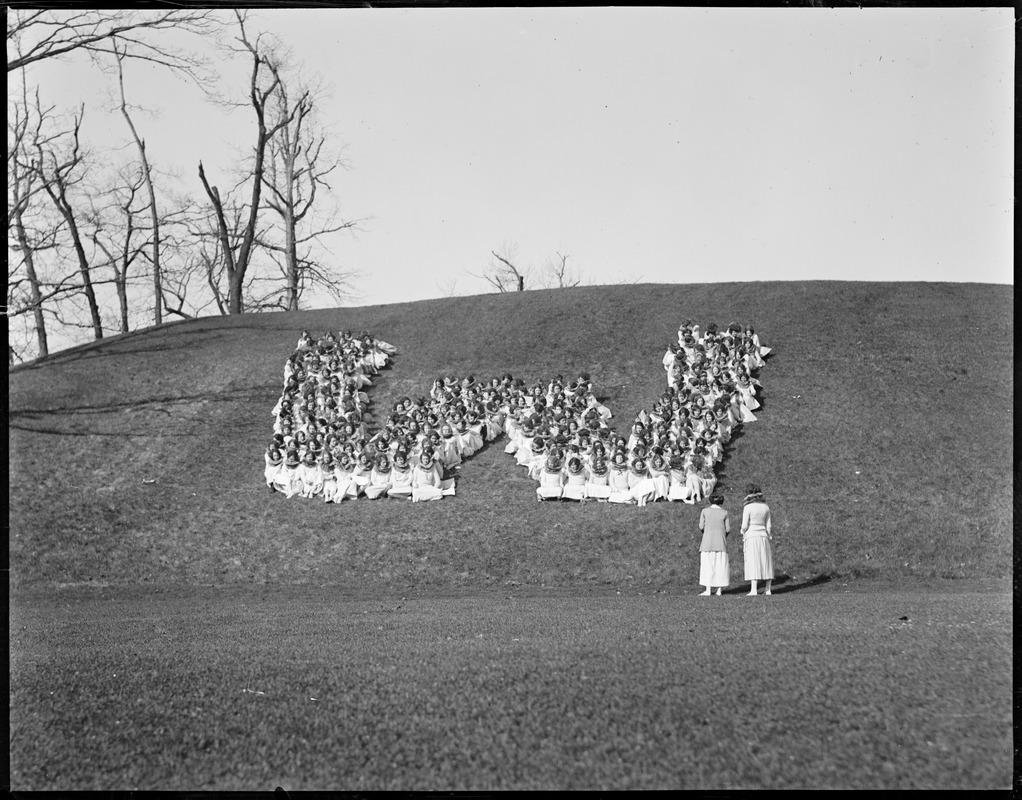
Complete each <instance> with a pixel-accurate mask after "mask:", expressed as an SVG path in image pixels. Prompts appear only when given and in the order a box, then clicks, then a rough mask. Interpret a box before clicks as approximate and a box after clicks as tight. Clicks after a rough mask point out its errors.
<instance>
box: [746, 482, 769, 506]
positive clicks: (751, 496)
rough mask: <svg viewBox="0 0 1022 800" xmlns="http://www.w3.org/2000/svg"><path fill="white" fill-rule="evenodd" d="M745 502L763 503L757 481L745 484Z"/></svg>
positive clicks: (761, 491) (761, 492)
mask: <svg viewBox="0 0 1022 800" xmlns="http://www.w3.org/2000/svg"><path fill="white" fill-rule="evenodd" d="M745 502H746V503H763V502H765V501H764V500H763V490H762V489H760V488H759V484H758V483H749V484H746V486H745Z"/></svg>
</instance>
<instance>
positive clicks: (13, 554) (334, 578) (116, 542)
mask: <svg viewBox="0 0 1022 800" xmlns="http://www.w3.org/2000/svg"><path fill="white" fill-rule="evenodd" d="M1012 302H1013V301H1012V288H1011V287H1010V286H990V285H978V284H907V283H890V284H876V283H845V282H829V281H823V282H809V283H780V282H767V283H738V284H699V285H630V286H610V287H578V288H573V289H562V290H547V291H535V292H525V293H520V294H493V295H481V296H473V297H459V298H447V299H441V300H431V301H422V302H417V303H405V304H394V305H384V306H373V307H364V308H351V309H334V310H319V311H307V312H298V313H293V314H283V313H279V314H262V315H246V316H241V317H237V318H221V317H217V318H208V319H202V320H197V321H194V322H187V323H177V324H172V325H168V326H165V327H163V328H161V329H158V330H152V331H147V332H141V333H137V334H129V335H126V336H121V337H117V338H114V339H109V340H107V341H104V342H100V343H94V344H91V345H87V346H84V347H80V348H76V349H75V350H71V351H66V352H63V353H60V354H57V355H55V356H53V357H51V358H49V359H46V360H44V361H41V362H36V363H33V364H30V365H26V366H24V367H19V368H16V369H14V370H12V371H11V372H10V375H9V390H10V401H9V422H10V436H9V447H10V474H11V477H10V489H9V503H10V567H11V584H12V586H13V587H16V588H30V587H39V588H43V587H46V586H53V585H56V584H73V583H82V582H100V583H108V584H112V585H122V584H139V583H156V584H172V583H173V584H197V583H229V582H248V581H256V582H260V581H271V582H282V583H307V582H308V583H328V584H340V585H347V586H352V587H355V586H366V585H370V584H372V585H378V586H387V585H390V586H395V587H401V586H406V585H410V584H415V585H418V586H426V587H434V588H437V589H443V588H449V587H456V586H465V587H474V586H486V585H492V584H508V583H511V584H514V583H519V584H535V585H539V584H545V585H548V586H575V585H582V584H599V583H608V582H609V583H617V584H635V585H640V584H641V585H652V586H658V587H659V586H664V585H666V584H668V583H669V582H677V581H684V582H686V583H694V581H695V576H696V575H697V573H698V553H697V552H696V551H697V548H698V539H697V536H696V531H695V528H696V522H697V519H698V513H699V508H698V507H692V506H684V505H680V504H657V505H655V506H649V507H646V508H645V509H638V508H632V507H618V506H607V505H597V504H588V505H586V506H584V507H578V506H575V505H557V504H538V503H536V501H535V495H534V493H533V488H534V486H535V484H534V483H533V482H532V481H530V480H529V479H528V478H527V476H526V475H525V472H524V470H523V469H522V468H520V467H517V466H515V464H514V462H513V459H512V458H511V457H510V456H507V455H505V454H504V453H503V448H502V446H492V445H491V446H488V447H486V448H485V449H484V450H483V451H482V452H480V453H478V454H477V455H476V456H474V457H473V458H472V460H471V461H469V462H467V463H466V464H465V465H464V466H463V467H462V471H461V479H460V482H459V487H458V496H457V497H456V498H453V499H447V500H444V501H443V502H440V503H427V504H416V505H414V506H413V505H412V504H410V503H403V502H399V501H380V502H376V503H371V502H368V501H359V502H356V503H348V504H345V505H343V506H341V507H336V506H332V505H326V504H323V503H321V502H318V501H317V502H313V501H302V500H300V499H297V498H295V499H291V500H287V499H285V498H284V497H283V496H281V495H274V494H271V493H269V492H268V491H267V490H266V487H265V485H264V483H263V481H262V469H263V458H262V456H263V449H264V447H265V444H266V441H267V440H268V438H269V435H270V433H271V416H270V412H271V409H272V408H273V405H274V403H275V401H276V399H277V398H278V396H279V394H280V390H281V383H282V370H283V364H284V360H285V359H286V357H287V356H288V355H289V354H290V352H291V351H292V349H293V347H294V345H295V343H296V341H297V339H298V335H299V334H300V332H301V330H302V329H303V328H304V329H308V330H310V331H312V332H320V331H323V330H325V329H327V328H330V329H333V330H337V329H340V328H350V329H352V330H354V331H356V332H357V331H359V330H361V329H365V330H368V331H370V332H371V333H373V334H374V335H376V336H377V337H379V338H382V339H384V340H386V341H388V342H391V343H393V344H394V345H396V346H397V347H398V349H399V353H398V355H397V356H396V358H395V359H394V362H393V366H392V368H388V369H387V370H385V371H384V372H383V373H381V375H380V376H379V379H378V380H376V382H375V383H376V386H375V387H374V389H373V390H372V393H371V394H370V397H371V398H372V400H373V403H374V407H375V410H376V415H377V418H380V417H382V416H383V415H384V414H385V413H386V412H387V411H388V410H389V407H390V404H391V403H392V402H393V400H394V399H395V398H396V397H398V396H400V395H401V394H410V395H413V396H417V395H421V394H426V393H427V392H428V389H429V386H430V382H431V380H432V379H433V378H435V377H436V376H437V375H438V374H442V373H455V374H459V375H465V374H467V373H473V374H475V375H476V376H478V377H483V378H488V377H490V376H492V375H499V374H501V373H504V372H511V373H512V374H514V375H515V376H521V377H524V378H526V380H529V381H531V380H534V379H542V380H548V379H549V378H550V377H551V376H552V375H554V374H556V373H563V374H564V375H565V376H566V377H568V375H569V373H572V372H575V371H577V370H580V369H585V370H588V371H589V372H590V373H591V375H592V379H593V383H594V386H595V388H596V391H597V394H598V395H599V396H600V397H601V398H602V402H604V403H605V404H606V405H608V406H609V407H610V408H611V410H612V411H613V412H614V415H615V418H614V420H612V425H613V426H614V427H615V428H616V429H617V430H625V429H627V427H628V424H629V423H630V422H631V420H632V419H633V417H634V415H635V414H636V413H637V412H638V411H639V410H640V409H642V408H648V407H649V406H650V405H651V404H652V401H653V399H654V398H655V397H656V396H657V394H658V393H659V392H660V391H662V387H663V385H664V370H663V368H662V366H661V363H660V359H661V356H662V355H663V353H664V350H665V349H666V346H667V344H668V343H669V342H670V341H672V339H673V337H674V336H675V335H676V331H677V328H678V324H679V322H680V321H681V320H683V319H685V318H692V319H693V320H695V321H697V322H699V323H701V324H703V325H704V326H705V324H707V323H709V322H711V321H712V322H717V323H718V324H719V325H727V324H728V323H729V322H731V321H738V322H742V323H751V324H753V325H754V326H755V327H756V330H757V332H758V333H759V334H760V336H761V339H762V341H763V343H764V344H765V345H767V346H770V347H772V348H773V349H774V352H773V354H771V356H770V357H769V358H768V359H767V365H766V367H765V368H764V369H763V370H762V371H761V373H760V376H759V377H760V380H761V381H762V383H763V387H764V388H763V391H762V394H761V401H762V403H763V409H762V410H761V411H759V412H757V415H758V417H759V419H758V421H756V422H754V423H751V424H749V425H747V426H745V430H744V431H743V432H742V433H741V434H740V435H738V436H736V437H735V438H734V440H733V441H732V443H731V444H730V445H729V446H728V449H727V456H726V458H725V461H724V463H723V465H722V468H721V469H720V470H719V471H718V474H719V476H720V477H719V480H720V485H721V486H722V487H723V489H724V492H725V495H726V498H727V500H726V503H725V507H727V508H728V509H730V510H731V512H732V516H733V517H735V516H739V518H740V513H741V496H742V488H743V487H744V485H745V483H746V482H748V481H750V480H756V481H759V482H760V483H761V484H762V485H763V487H764V490H765V492H766V495H767V500H768V502H770V504H771V507H772V509H773V514H774V520H775V522H774V524H775V543H774V550H775V561H776V564H777V568H778V569H779V571H780V572H781V573H784V574H787V575H790V576H792V577H793V578H795V579H811V578H814V577H817V576H820V575H824V574H843V575H853V574H854V575H867V574H872V575H878V576H887V577H895V576H899V575H915V576H920V577H949V578H950V577H980V576H983V577H989V576H1006V575H1010V574H1011V568H1012V567H1011V514H1012V504H1011V500H1012V488H1011V487H1012V479H1011V474H1012V459H1011V454H1012V411H1013V403H1012V357H1013V305H1012ZM733 539H735V540H736V541H735V542H734V548H733V550H732V564H733V566H732V573H733V575H734V576H736V577H740V575H741V558H740V555H739V552H740V546H739V545H738V543H737V537H733Z"/></svg>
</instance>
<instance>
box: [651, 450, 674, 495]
mask: <svg viewBox="0 0 1022 800" xmlns="http://www.w3.org/2000/svg"><path fill="white" fill-rule="evenodd" d="M646 469H647V471H648V472H649V479H650V480H651V481H653V486H654V487H655V489H656V491H655V493H654V495H653V502H654V503H655V502H656V501H657V500H666V499H667V496H668V495H669V494H670V491H671V475H670V468H669V467H668V465H667V462H666V461H665V460H664V457H663V455H662V454H661V453H659V452H656V451H654V452H653V454H652V455H651V456H650V458H649V460H648V461H647V462H646Z"/></svg>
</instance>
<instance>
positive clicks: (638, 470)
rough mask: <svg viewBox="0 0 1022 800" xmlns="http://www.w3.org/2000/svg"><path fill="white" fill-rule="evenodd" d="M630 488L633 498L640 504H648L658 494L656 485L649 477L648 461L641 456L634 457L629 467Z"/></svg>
mask: <svg viewBox="0 0 1022 800" xmlns="http://www.w3.org/2000/svg"><path fill="white" fill-rule="evenodd" d="M628 490H629V491H630V492H631V495H632V499H633V500H635V502H636V504H638V505H640V506H644V505H646V503H648V502H649V501H650V500H652V499H653V498H654V496H655V495H656V486H655V485H654V483H653V481H652V480H651V479H650V477H649V470H648V469H647V468H646V462H645V461H644V460H643V459H641V458H634V459H632V464H631V466H630V467H629V468H628Z"/></svg>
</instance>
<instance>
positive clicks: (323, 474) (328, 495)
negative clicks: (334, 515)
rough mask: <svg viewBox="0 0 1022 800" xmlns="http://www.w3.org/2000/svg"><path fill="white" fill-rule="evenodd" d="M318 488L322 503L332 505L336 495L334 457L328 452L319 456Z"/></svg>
mask: <svg viewBox="0 0 1022 800" xmlns="http://www.w3.org/2000/svg"><path fill="white" fill-rule="evenodd" d="M319 486H320V489H319V494H321V495H322V496H323V501H324V502H326V503H332V502H333V499H334V495H336V493H337V477H336V475H335V474H334V457H333V456H332V455H330V451H329V450H324V451H323V452H322V453H321V454H320V456H319Z"/></svg>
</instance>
